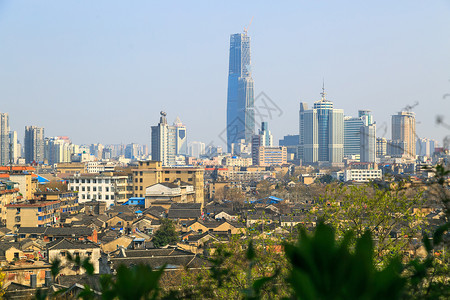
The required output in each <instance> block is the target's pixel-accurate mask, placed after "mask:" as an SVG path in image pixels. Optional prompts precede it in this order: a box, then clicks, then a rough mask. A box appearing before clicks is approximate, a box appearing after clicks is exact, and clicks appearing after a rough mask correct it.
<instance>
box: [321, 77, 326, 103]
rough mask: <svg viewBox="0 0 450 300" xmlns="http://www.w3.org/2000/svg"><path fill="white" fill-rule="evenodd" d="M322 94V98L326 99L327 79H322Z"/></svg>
mask: <svg viewBox="0 0 450 300" xmlns="http://www.w3.org/2000/svg"><path fill="white" fill-rule="evenodd" d="M320 94H321V95H322V100H325V95H326V93H325V79H323V80H322V93H320Z"/></svg>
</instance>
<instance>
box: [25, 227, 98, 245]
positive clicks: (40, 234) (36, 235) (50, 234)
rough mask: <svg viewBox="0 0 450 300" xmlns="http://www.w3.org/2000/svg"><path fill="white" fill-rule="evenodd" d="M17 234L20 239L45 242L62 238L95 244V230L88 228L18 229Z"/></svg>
mask: <svg viewBox="0 0 450 300" xmlns="http://www.w3.org/2000/svg"><path fill="white" fill-rule="evenodd" d="M17 234H18V236H19V238H20V239H26V238H30V239H42V240H43V241H45V242H51V241H54V240H57V239H62V238H66V239H71V240H80V241H83V240H90V241H93V242H95V243H96V242H97V230H95V229H93V228H90V227H37V228H33V227H20V228H19V229H18V231H17Z"/></svg>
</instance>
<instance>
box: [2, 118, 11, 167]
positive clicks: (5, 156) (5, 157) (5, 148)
mask: <svg viewBox="0 0 450 300" xmlns="http://www.w3.org/2000/svg"><path fill="white" fill-rule="evenodd" d="M9 151H10V145H9V115H8V114H7V113H0V165H2V166H6V165H7V164H9V159H10V157H9Z"/></svg>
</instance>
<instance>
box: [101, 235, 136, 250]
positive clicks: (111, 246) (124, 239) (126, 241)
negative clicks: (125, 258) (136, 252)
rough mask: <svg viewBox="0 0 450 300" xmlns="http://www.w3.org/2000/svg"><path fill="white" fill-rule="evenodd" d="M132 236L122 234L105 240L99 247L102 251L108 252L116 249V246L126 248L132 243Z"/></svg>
mask: <svg viewBox="0 0 450 300" xmlns="http://www.w3.org/2000/svg"><path fill="white" fill-rule="evenodd" d="M133 240H134V238H132V237H131V236H128V235H122V236H119V237H118V238H116V239H114V240H112V241H110V242H107V243H105V244H101V245H100V247H101V248H102V250H103V252H105V253H109V252H112V251H114V250H117V249H118V248H120V247H122V248H128V247H130V245H131V244H132V243H133Z"/></svg>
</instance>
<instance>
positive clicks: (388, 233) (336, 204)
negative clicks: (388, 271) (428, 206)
mask: <svg viewBox="0 0 450 300" xmlns="http://www.w3.org/2000/svg"><path fill="white" fill-rule="evenodd" d="M423 202H424V199H423V197H422V193H421V192H420V191H415V192H411V191H410V190H408V189H405V188H402V187H401V186H397V187H394V188H389V189H380V188H378V187H377V186H375V185H371V184H366V185H361V186H344V185H331V186H327V189H326V191H325V192H324V193H323V194H322V195H321V196H319V198H318V199H317V201H316V205H315V207H314V209H313V210H311V212H310V217H314V218H317V219H322V220H324V221H325V222H326V223H327V224H330V225H332V227H333V228H335V229H336V233H337V235H338V236H339V237H342V236H344V234H345V232H347V231H348V230H352V231H353V232H355V234H356V236H357V237H360V236H362V235H363V233H364V232H365V231H366V230H368V231H370V233H371V235H372V237H373V238H374V240H375V255H376V257H377V261H378V262H381V261H386V260H389V259H390V258H391V257H392V256H396V255H398V254H401V255H403V253H404V252H405V251H407V250H408V249H409V247H410V245H411V242H412V240H413V239H416V240H418V241H419V242H420V241H421V233H422V226H423V216H422V215H421V214H416V213H414V208H416V207H420V206H421V205H422V204H423Z"/></svg>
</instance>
